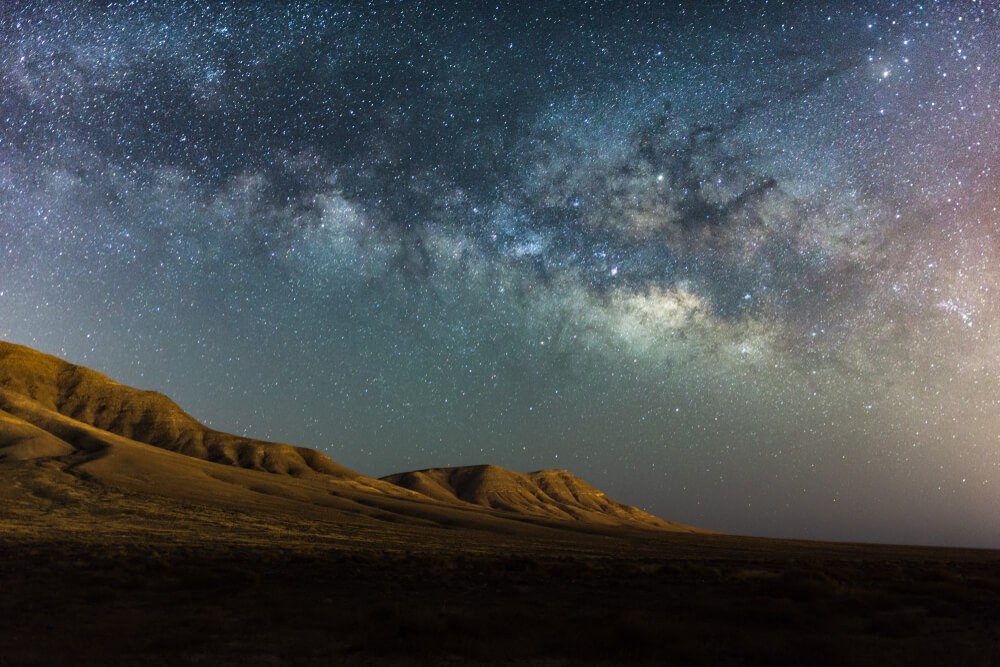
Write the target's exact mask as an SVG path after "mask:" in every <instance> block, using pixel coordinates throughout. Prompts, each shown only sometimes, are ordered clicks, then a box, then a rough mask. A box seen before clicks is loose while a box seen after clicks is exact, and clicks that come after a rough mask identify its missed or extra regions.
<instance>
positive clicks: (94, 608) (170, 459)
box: [0, 343, 1000, 667]
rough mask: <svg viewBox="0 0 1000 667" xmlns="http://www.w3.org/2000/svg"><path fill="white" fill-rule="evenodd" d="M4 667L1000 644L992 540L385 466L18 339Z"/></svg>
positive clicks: (962, 649)
mask: <svg viewBox="0 0 1000 667" xmlns="http://www.w3.org/2000/svg"><path fill="white" fill-rule="evenodd" d="M0 592H2V595H0V667H11V666H15V665H17V666H41V665H57V666H62V665H66V666H69V665H213V666H218V665H240V666H241V667H242V666H247V667H249V666H252V665H268V666H272V665H331V664H454V665H460V664H476V663H487V664H519V665H563V664H579V663H586V664H651V665H652V664H656V665H661V664H677V665H773V664H811V665H871V664H878V665H945V664H947V665H997V664H1000V552H995V551H986V550H963V549H947V548H919V547H903V546H874V545H854V544H835V543H818V542H795V541H787V540H767V539H757V538H746V537H734V536H727V535H718V534H713V533H711V532H709V531H703V530H698V529H695V528H691V527H688V526H684V525H681V524H677V523H672V522H669V521H666V520H663V519H659V518H657V517H653V516H651V515H649V514H646V513H644V512H641V511H640V510H638V509H635V508H632V507H629V506H627V505H624V504H622V503H619V502H616V501H614V500H611V499H609V498H607V497H606V496H605V495H604V494H603V493H601V492H600V491H598V490H597V489H594V488H593V487H591V486H589V485H587V484H586V483H585V482H583V481H582V480H579V479H577V478H575V477H574V476H572V475H570V474H569V473H567V472H565V471H540V472H536V473H515V472H512V471H508V470H504V469H502V468H498V467H496V466H476V467H469V468H459V469H432V470H424V471H414V472H409V473H400V474H399V475H392V476H389V477H387V478H384V479H381V480H378V479H373V478H370V477H366V476H364V475H362V474H359V473H357V472H354V471H351V470H349V469H347V468H345V467H343V466H340V465H338V464H337V463H335V462H333V461H331V460H330V459H329V458H327V457H326V456H324V455H322V454H320V453H318V452H315V451H312V450H308V449H303V448H297V447H292V446H290V445H280V444H273V443H264V442H258V441H254V440H249V439H246V438H240V437H237V436H232V435H227V434H224V433H219V432H216V431H212V430H211V429H208V428H206V427H204V426H202V425H201V424H199V423H198V422H197V421H195V420H194V419H193V418H191V417H190V416H188V415H187V414H186V413H184V412H183V411H182V410H181V409H180V408H179V407H177V406H176V405H175V404H174V403H173V402H172V401H170V400H169V399H167V398H166V397H164V396H162V395H159V394H155V393H152V392H143V391H139V390H136V389H132V388H129V387H125V386H123V385H120V384H117V383H115V382H113V381H112V380H110V379H108V378H106V377H104V376H102V375H100V374H99V373H96V372H94V371H90V370H88V369H85V368H82V367H79V366H74V365H71V364H68V363H66V362H63V361H61V360H58V359H56V358H54V357H49V356H46V355H42V354H40V353H37V352H35V351H33V350H29V349H27V348H23V347H19V346H14V345H9V344H6V343H0Z"/></svg>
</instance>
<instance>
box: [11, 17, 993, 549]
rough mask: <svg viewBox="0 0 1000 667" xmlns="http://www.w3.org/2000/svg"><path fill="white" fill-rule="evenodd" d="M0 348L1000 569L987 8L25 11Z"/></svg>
mask: <svg viewBox="0 0 1000 667" xmlns="http://www.w3.org/2000/svg"><path fill="white" fill-rule="evenodd" d="M0 42H2V43H3V47H4V48H3V49H2V50H0V77H2V78H0V86H2V88H3V94H2V95H0V120H2V123H0V157H2V159H0V258H2V259H0V261H2V263H3V270H2V272H0V336H2V337H3V338H5V339H8V340H12V341H15V342H20V343H24V344H28V345H32V346H34V347H38V348H40V349H42V350H44V351H47V352H52V353H56V354H61V355H64V356H67V357H68V358H70V359H72V360H74V361H78V362H80V363H84V364H87V365H90V366H92V367H95V368H97V369H99V370H102V371H104V372H106V373H108V374H110V375H112V376H113V377H116V378H117V379H120V380H122V381H126V382H129V383H132V384H136V385H139V386H143V387H149V388H154V389H158V390H161V391H164V392H166V393H168V394H170V395H171V396H173V397H174V398H175V399H177V400H178V401H179V402H180V403H181V404H182V405H183V406H184V407H185V408H186V409H188V410H189V411H190V412H192V414H194V415H195V416H196V417H198V418H200V419H202V420H205V421H207V422H208V423H210V424H211V425H213V426H215V427H217V428H221V429H225V430H230V431H235V432H242V433H247V434H250V435H254V436H256V437H266V438H272V439H278V440H283V441H289V442H294V443H296V444H301V445H306V446H311V447H316V448H319V449H323V450H324V451H326V452H328V453H329V454H330V455H331V456H333V458H335V459H336V460H338V461H339V462H341V463H343V464H345V465H348V466H351V467H354V468H356V469H359V470H360V471H362V472H366V473H368V474H376V475H378V474H387V473H390V472H395V471H397V470H400V469H407V468H420V467H430V466H440V465H459V464H471V463H480V462H487V461H488V462H492V463H498V464H501V465H505V466H508V467H513V468H520V469H537V468H543V467H560V468H567V469H570V470H572V471H573V472H575V473H577V474H580V475H581V476H583V477H585V478H587V479H588V480H589V481H591V482H592V483H594V484H595V485H596V486H599V487H602V488H604V489H606V490H607V491H608V492H609V493H610V494H611V495H613V496H615V497H618V498H621V499H622V500H625V501H627V502H631V503H634V504H638V505H641V506H643V507H645V508H646V509H649V510H651V511H654V512H657V513H659V514H661V515H663V516H666V517H668V518H671V519H676V520H680V521H686V522H688V523H693V524H700V525H706V526H708V527H711V528H716V529H720V530H727V531H736V532H743V533H758V534H771V535H786V536H800V537H822V538H834V539H868V540H879V541H907V542H934V543H954V544H977V545H990V546H1000V532H997V528H996V525H995V522H994V521H992V520H991V508H992V507H995V506H996V503H997V501H1000V419H998V417H997V414H998V410H997V408H998V397H1000V345H998V343H997V340H1000V338H998V333H1000V331H998V329H1000V301H998V299H997V295H998V294H1000V271H998V270H997V269H996V266H997V261H998V259H1000V243H998V239H1000V229H998V227H1000V215H998V207H1000V194H998V193H1000V172H998V171H997V169H998V166H997V165H1000V154H998V153H1000V149H998V146H1000V122H998V111H1000V67H998V66H997V65H996V63H997V62H1000V47H998V44H1000V10H997V9H996V8H995V7H994V6H993V5H992V4H991V3H988V2H975V1H973V0H970V1H968V2H930V1H929V2H926V3H903V2H892V1H889V0H884V1H881V2H874V3H862V2H848V3H844V2H836V3H834V2H830V3H808V4H807V3H796V2H765V1H751V0H747V1H745V2H728V1H722V0H719V1H716V2H676V3H658V2H651V3H645V2H634V3H620V2H601V1H595V2H582V3H536V5H533V6H528V5H525V4H523V3H509V4H508V3H502V2H501V3H493V4H489V5H480V4H475V3H462V2H455V3H448V2H432V3H422V2H384V3H379V2H375V3H360V2H342V3H330V2H293V3H287V4H283V5H281V6H278V5H275V4H272V3H215V2H202V1H200V0H192V1H180V0H178V1H176V2H155V1H152V0H150V1H145V2H143V1H137V2H110V3H101V4H94V3H87V4H83V3H74V2H68V1H67V2H15V3H8V4H6V5H5V6H4V8H3V9H2V10H0Z"/></svg>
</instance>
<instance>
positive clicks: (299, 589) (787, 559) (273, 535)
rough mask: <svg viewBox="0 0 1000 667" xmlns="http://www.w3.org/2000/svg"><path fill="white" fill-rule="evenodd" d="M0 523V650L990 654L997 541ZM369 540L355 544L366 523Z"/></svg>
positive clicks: (10, 661)
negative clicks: (337, 533)
mask: <svg viewBox="0 0 1000 667" xmlns="http://www.w3.org/2000/svg"><path fill="white" fill-rule="evenodd" d="M43 537H44V536H43V535H40V534H36V533H34V532H33V531H30V530H20V531H13V533H11V532H8V533H6V534H5V535H4V536H3V537H0V591H2V594H0V621H2V622H0V666H2V667H12V666H29V665H30V666H42V665H57V666H59V665H212V666H226V665H239V666H241V667H251V666H254V665H267V666H280V665H334V664H338V665H339V664H345V663H346V664H454V665H459V664H469V663H491V664H518V665H529V664H530V665H563V664H578V663H588V664H614V663H619V664H657V665H661V664H676V665H776V664H809V665H812V666H819V665H876V664H877V665H901V666H902V665H907V666H909V665H969V666H973V665H982V666H985V665H1000V553H998V552H989V551H965V550H946V549H919V548H902V547H875V546H856V545H855V546H852V545H838V544H810V543H795V542H781V541H768V540H751V539H743V538H729V537H713V536H685V535H675V536H671V535H661V536H657V537H645V538H644V537H641V536H637V535H630V536H629V535H626V536H623V537H620V538H611V537H602V536H584V537H581V538H580V539H576V538H574V539H570V540H567V541H565V542H563V543H555V544H545V543H535V544H525V545H522V546H521V547H520V548H519V549H518V550H517V551H516V552H514V551H512V548H511V545H510V544H500V543H496V544H494V543H491V540H492V539H493V538H490V537H489V536H484V535H480V536H478V537H477V536H472V537H471V538H470V537H469V536H467V535H458V534H456V535H454V536H453V537H449V535H448V534H447V531H442V532H441V533H440V534H439V535H438V537H437V541H435V540H427V539H424V540H421V541H418V542H413V543H412V544H410V545H407V542H406V541H405V540H404V541H402V542H398V541H397V542H395V543H392V544H391V548H390V547H387V546H386V545H385V544H382V545H380V543H379V542H378V541H377V540H375V539H373V537H374V536H371V535H368V536H359V538H361V539H360V540H359V542H353V541H348V542H344V541H342V540H340V539H331V538H329V537H328V536H327V537H324V536H317V537H316V538H315V539H311V538H309V537H308V536H307V535H304V534H303V533H302V532H301V531H291V532H288V534H286V535H282V533H281V531H280V530H279V529H277V528H273V529H270V530H267V531H261V530H258V531H256V532H254V531H251V532H250V533H248V534H244V533H242V532H241V531H239V530H236V529H234V528H232V527H230V528H229V529H227V530H224V531H220V532H219V534H217V535H215V536H206V537H197V536H193V535H192V534H185V533H184V532H183V531H180V532H173V533H170V532H164V531H160V532H156V533H150V534H144V533H143V531H142V530H141V529H138V528H135V527H134V526H133V527H132V529H130V530H120V531H118V532H115V533H109V534H99V533H88V532H87V531H81V532H80V533H79V534H72V535H68V536H66V537H65V538H52V537H44V539H43ZM366 540H367V541H366Z"/></svg>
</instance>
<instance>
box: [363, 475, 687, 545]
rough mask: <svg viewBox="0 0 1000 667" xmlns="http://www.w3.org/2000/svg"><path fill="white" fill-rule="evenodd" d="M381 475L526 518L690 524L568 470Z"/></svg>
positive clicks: (440, 496)
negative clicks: (658, 514) (629, 501)
mask: <svg viewBox="0 0 1000 667" xmlns="http://www.w3.org/2000/svg"><path fill="white" fill-rule="evenodd" d="M382 479H383V480H385V481H387V482H392V483H393V484H397V485H399V486H402V487H404V488H407V489H410V490H412V491H416V492H418V493H422V494H423V495H425V496H427V497H429V498H434V499H435V500H440V501H442V502H456V501H457V502H460V503H464V504H470V505H475V506H477V507H485V508H489V509H494V510H499V511H503V512H511V513H514V514H522V515H525V516H537V517H545V518H550V519H558V520H563V521H583V522H593V523H599V524H621V523H626V524H634V525H642V526H649V527H652V528H666V529H683V528H685V527H683V526H679V525H676V524H671V523H669V522H667V521H664V520H663V519H660V518H659V517H656V516H653V515H652V514H649V513H647V512H643V511H642V510H639V509H637V508H635V507H631V506H629V505H625V504H624V503H620V502H618V501H617V500H612V499H611V498H608V497H607V496H606V495H605V494H604V493H603V492H601V491H598V490H597V489H595V488H594V487H592V486H591V485H590V484H587V483H586V482H585V481H583V480H582V479H580V478H579V477H576V476H574V475H572V474H570V473H568V472H566V471H565V470H540V471H538V472H529V473H521V472H514V471H513V470H507V469H505V468H501V467H500V466H495V465H478V466H467V467H457V468H430V469H427V470H417V471H413V472H404V473H399V474H395V475H389V476H388V477H383V478H382Z"/></svg>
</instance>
